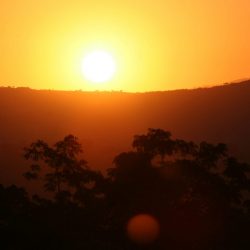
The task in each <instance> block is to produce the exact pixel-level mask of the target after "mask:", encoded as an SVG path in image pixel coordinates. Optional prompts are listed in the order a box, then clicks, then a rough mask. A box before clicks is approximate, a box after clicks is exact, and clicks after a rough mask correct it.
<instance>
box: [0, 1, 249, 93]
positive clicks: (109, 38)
mask: <svg viewBox="0 0 250 250" xmlns="http://www.w3.org/2000/svg"><path fill="white" fill-rule="evenodd" d="M0 32H1V33H0V34H1V37H0V68H1V74H0V85H2V86H17V87H19V86H28V87H31V88H35V89H72V90H75V89H82V90H95V89H106V90H111V89H112V90H123V91H140V92H142V91H152V90H153V91H156V90H167V89H179V88H194V87H202V86H211V85H215V84H220V83H224V82H230V81H233V80H236V79H241V78H246V77H249V76H250V46H249V44H250V1H249V0H237V1H236V0H209V1H208V0H154V1H152V0H150V1H149V0H126V1H118V0H99V1H97V0H89V1H84V0H81V1H80V0H67V1H66V0H8V1H1V2H0ZM96 48H98V49H100V48H101V49H105V50H108V51H110V52H111V53H112V54H113V56H114V57H115V58H116V61H117V64H118V65H117V67H118V71H117V73H116V75H115V77H114V78H113V79H112V80H111V81H110V82H107V83H105V84H102V85H100V86H97V85H93V84H91V83H90V82H87V81H86V80H85V79H84V78H83V76H82V73H81V61H82V59H83V57H84V55H85V54H86V53H88V51H91V50H93V49H96Z"/></svg>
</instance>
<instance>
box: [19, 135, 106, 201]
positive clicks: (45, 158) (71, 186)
mask: <svg viewBox="0 0 250 250" xmlns="http://www.w3.org/2000/svg"><path fill="white" fill-rule="evenodd" d="M80 153H82V147H81V144H80V143H79V142H78V139H77V138H76V137H75V136H73V135H68V136H66V137H65V138H64V139H63V140H61V141H58V142H56V143H55V144H54V146H52V147H50V146H49V145H48V144H47V143H46V142H44V141H42V140H38V141H36V142H34V143H32V144H31V145H30V147H28V148H25V158H26V159H27V160H32V162H33V164H32V165H31V166H30V170H29V171H28V172H26V173H25V174H24V176H25V177H26V178H27V179H29V180H31V179H38V178H39V177H40V175H39V174H40V173H41V168H42V167H44V168H45V169H46V172H45V171H44V172H45V173H44V175H43V176H42V177H41V178H42V180H43V181H44V188H45V190H46V191H51V192H54V193H55V198H56V199H58V200H68V199H70V197H72V198H73V199H74V200H77V201H80V202H82V203H84V202H85V199H88V200H89V199H90V196H92V195H93V194H92V193H91V191H93V190H94V187H95V182H96V181H97V180H99V179H101V177H102V175H101V174H100V173H99V172H97V171H93V170H91V169H90V168H89V167H88V165H87V162H86V161H85V160H83V159H78V156H79V154H80ZM90 183H92V184H93V185H92V188H89V187H88V184H90Z"/></svg>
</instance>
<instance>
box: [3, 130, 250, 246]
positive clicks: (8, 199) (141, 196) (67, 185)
mask: <svg viewBox="0 0 250 250" xmlns="http://www.w3.org/2000/svg"><path fill="white" fill-rule="evenodd" d="M81 153H82V148H81V145H80V143H79V142H78V140H77V138H76V137H74V136H73V135H68V136H66V137H65V138H64V139H63V140H61V141H59V142H57V143H55V144H54V145H53V146H49V145H48V144H47V143H46V142H44V141H41V140H38V141H36V142H34V143H32V144H31V145H30V146H29V147H28V148H26V149H25V157H26V159H28V160H30V161H31V166H30V170H29V171H28V172H26V173H25V177H26V178H27V179H35V180H36V179H40V180H42V181H43V182H44V188H45V190H47V191H50V192H53V193H54V195H55V199H54V200H49V199H47V198H41V197H39V196H38V195H35V196H33V198H32V199H29V197H28V195H27V193H26V192H25V190H24V189H21V188H17V187H15V186H12V187H7V188H4V187H3V186H0V198H1V210H0V212H1V213H0V230H1V232H2V234H1V237H2V238H1V239H0V240H1V241H0V242H2V244H4V245H3V246H4V247H3V249H14V250H15V249H34V246H35V249H60V250H62V249H111V250H115V249H116V250H119V249H132V250H137V249H138V250H139V249H142V248H143V249H144V248H145V249H159V250H160V249H172V250H179V249H187V250H201V249H203V250H222V249H229V250H235V249H241V250H245V249H246V250H247V249H249V247H250V240H249V235H248V232H249V230H248V229H249V226H250V205H249V204H250V200H249V191H250V180H249V172H250V166H249V164H247V163H242V162H240V161H238V160H237V159H236V158H234V157H232V156H230V155H229V153H228V151H227V147H226V145H225V144H222V143H219V144H216V145H214V144H210V143H208V142H201V143H199V144H197V143H194V142H190V141H185V140H181V139H174V138H172V136H171V133H170V132H168V131H164V130H162V129H149V130H148V132H147V133H146V134H142V135H136V136H135V137H134V140H133V142H132V150H131V151H129V152H123V153H121V154H119V155H117V156H116V157H115V158H114V162H113V167H112V168H110V169H108V170H107V176H106V177H105V176H103V175H102V174H101V173H100V172H96V171H93V170H91V169H90V168H89V167H88V166H87V162H86V161H85V160H82V159H79V156H80V154H81ZM138 214H150V215H152V216H153V217H154V218H156V219H157V220H158V222H159V223H160V235H159V236H158V238H157V240H156V241H155V242H153V243H151V244H149V245H144V246H141V245H138V244H136V243H133V242H131V241H130V240H129V239H128V238H127V236H126V231H125V230H124V229H125V228H126V225H127V223H128V221H129V220H130V218H132V217H133V216H135V215H138ZM11 238H12V239H15V241H10V239H11ZM0 244H1V243H0ZM0 247H1V246H0ZM1 249H2V248H1Z"/></svg>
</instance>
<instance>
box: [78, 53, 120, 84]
mask: <svg viewBox="0 0 250 250" xmlns="http://www.w3.org/2000/svg"><path fill="white" fill-rule="evenodd" d="M115 71H116V64H115V60H114V58H113V57H112V55H111V54H110V53H108V52H106V51H102V50H96V51H93V52H91V53H89V54H87V55H86V56H85V57H84V59H83V62H82V73H83V75H84V77H85V78H86V79H87V80H89V81H91V82H94V83H102V82H106V81H108V80H111V78H112V77H113V76H114V74H115Z"/></svg>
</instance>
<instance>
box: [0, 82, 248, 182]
mask: <svg viewBox="0 0 250 250" xmlns="http://www.w3.org/2000/svg"><path fill="white" fill-rule="evenodd" d="M249 106H250V81H244V82H240V83H233V84H225V85H223V86H217V87H212V88H206V89H203V88H201V89H193V90H176V91H166V92H150V93H124V92H82V91H52V90H32V89H28V88H0V108H1V111H0V163H1V165H0V179H1V180H0V182H1V183H4V184H11V183H17V184H22V183H23V182H24V180H23V177H22V173H23V172H24V169H25V167H26V166H27V162H25V160H24V158H23V155H22V154H23V148H24V147H25V146H27V145H29V144H30V143H31V142H32V141H34V140H36V139H37V138H40V139H44V140H46V141H48V142H54V141H57V140H58V139H59V138H62V137H63V136H64V135H65V134H69V133H72V134H74V135H76V136H77V137H78V138H80V142H81V144H82V145H83V150H84V156H85V159H86V160H87V161H88V162H89V165H90V166H91V167H92V168H96V169H104V168H107V167H108V166H111V164H112V160H113V159H114V157H115V156H116V155H117V154H118V153H119V152H124V151H126V150H128V149H130V142H131V138H132V136H133V135H134V134H138V133H141V132H142V131H146V130H147V128H150V127H160V128H163V129H166V130H169V131H172V132H173V134H174V135H175V136H176V137H180V138H183V139H185V140H193V141H196V142H199V141H203V140H204V141H208V142H211V143H218V142H224V143H226V144H227V145H228V146H229V150H230V151H231V152H232V153H233V154H234V155H235V156H236V157H239V158H240V159H241V160H243V161H250V155H249V150H250V130H249V126H250V109H249ZM97 156H98V157H97Z"/></svg>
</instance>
